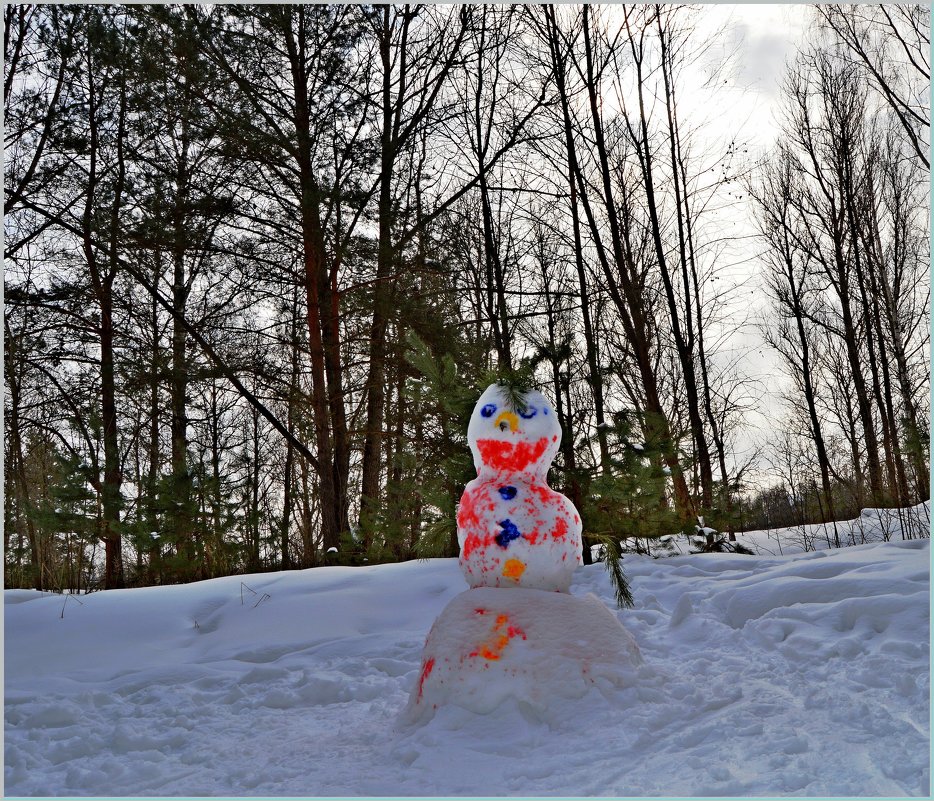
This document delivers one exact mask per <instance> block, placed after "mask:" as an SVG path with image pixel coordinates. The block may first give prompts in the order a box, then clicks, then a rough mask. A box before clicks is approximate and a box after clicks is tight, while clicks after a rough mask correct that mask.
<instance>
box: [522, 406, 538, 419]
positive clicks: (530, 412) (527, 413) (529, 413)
mask: <svg viewBox="0 0 934 801" xmlns="http://www.w3.org/2000/svg"><path fill="white" fill-rule="evenodd" d="M537 414H538V409H536V408H535V407H534V406H527V407H526V408H525V409H523V410H522V411H520V412H519V416H520V417H523V418H525V419H526V420H531V419H532V418H533V417H535V415H537Z"/></svg>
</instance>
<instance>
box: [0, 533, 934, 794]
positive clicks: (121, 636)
mask: <svg viewBox="0 0 934 801" xmlns="http://www.w3.org/2000/svg"><path fill="white" fill-rule="evenodd" d="M746 539H747V541H748V542H754V543H761V544H763V545H764V546H768V543H769V542H773V540H772V538H771V537H770V536H768V535H765V534H763V535H760V536H758V537H748V538H746ZM773 544H774V542H773ZM774 550H775V551H776V552H775V553H774V554H770V553H765V552H760V553H759V554H757V555H754V556H748V555H742V554H729V553H720V554H683V555H678V556H673V557H669V558H662V559H652V558H650V557H648V556H636V555H627V556H626V559H625V568H626V571H627V574H628V575H629V577H630V579H631V582H632V589H633V595H634V597H635V602H636V605H635V608H634V609H629V610H617V609H615V607H614V605H613V589H612V586H611V583H610V580H609V577H608V575H607V573H606V572H605V571H604V569H603V568H602V566H600V565H592V566H586V567H579V568H578V569H577V570H576V571H575V573H574V581H573V583H572V585H571V588H570V589H571V594H572V595H574V596H578V597H581V598H582V599H583V598H586V596H587V595H588V593H594V594H595V595H596V596H597V597H598V598H599V599H600V600H601V601H602V603H603V604H604V605H605V606H606V607H607V609H608V610H610V611H609V614H611V615H613V616H615V617H616V618H617V619H618V620H619V621H620V622H621V623H622V624H623V625H624V626H625V629H626V630H628V631H629V632H630V633H631V634H632V636H633V638H634V640H635V643H636V646H637V648H638V653H639V654H641V663H640V662H639V661H638V660H634V662H633V664H632V665H631V666H630V674H629V683H628V684H625V685H624V686H617V685H614V684H610V683H604V684H602V685H599V686H596V685H595V686H594V687H592V688H591V689H590V690H587V691H585V692H583V694H580V697H561V696H558V695H556V696H554V697H552V698H549V699H548V702H547V703H546V704H540V705H538V706H535V705H532V704H528V703H525V702H524V701H523V693H526V692H529V691H530V690H531V688H530V687H529V686H528V683H527V682H525V681H524V680H523V679H522V678H521V677H520V678H516V677H513V680H514V682H515V683H514V684H513V685H512V686H513V690H514V691H510V689H509V684H508V681H509V680H508V679H507V678H505V677H503V678H501V679H500V680H498V681H501V682H502V683H501V684H500V685H499V687H498V689H499V691H500V697H499V698H498V701H497V704H496V705H495V706H494V707H493V708H490V709H483V710H481V709H477V708H471V704H470V703H469V702H468V703H466V704H464V703H450V704H443V705H441V706H440V707H439V708H438V709H437V710H436V712H435V714H434V715H433V716H432V717H430V719H424V720H422V719H419V720H411V719H409V718H407V717H406V716H405V714H404V712H405V707H406V704H407V703H408V702H409V699H410V696H411V693H412V691H413V690H414V689H415V688H416V687H417V683H418V680H419V677H420V670H421V654H422V648H423V645H424V642H425V637H426V635H427V633H428V631H429V629H430V627H431V625H432V622H433V621H434V620H435V618H436V617H437V616H438V615H439V613H440V612H441V611H442V610H443V609H444V607H445V606H446V605H447V604H448V603H449V602H450V601H451V600H452V599H453V598H454V597H455V596H457V595H458V594H460V593H462V592H464V591H465V590H466V589H467V587H466V583H465V581H464V578H463V576H462V575H461V571H460V570H459V568H458V564H457V560H456V559H439V560H429V561H422V562H408V563H404V564H391V565H380V566H372V567H361V568H345V567H327V568H318V569H314V570H306V571H295V572H287V573H267V574H258V575H250V576H244V577H240V576H235V577H229V578H223V579H216V580H213V581H205V582H200V583H197V584H190V585H185V586H173V587H153V588H145V589H134V590H121V591H110V592H101V593H94V594H92V595H88V596H82V597H81V598H80V600H79V599H77V598H75V599H71V598H69V597H65V596H61V595H52V594H47V593H39V592H35V591H25V590H8V591H6V592H5V608H4V614H5V624H6V630H5V636H6V653H5V660H6V662H5V666H6V671H5V696H6V705H5V714H6V723H5V788H4V789H5V792H6V793H7V794H10V795H41V796H63V795H65V796H77V795H107V796H123V795H156V796H171V795H186V796H198V795H233V796H252V795H256V796H286V795H306V796H308V795H326V796H334V795H337V796H344V795H367V796H381V795H396V796H412V795H435V796H447V795H479V796H488V795H520V796H545V795H558V796H566V795H574V796H581V795H583V796H589V795H610V796H652V795H666V796H703V795H714V796H721V795H744V796H746V795H797V796H833V795H842V796H880V795H881V796H926V795H928V794H929V737H930V731H929V651H930V649H929V616H928V610H929V573H930V571H929V566H930V550H929V540H927V539H910V540H902V539H901V538H900V536H898V535H895V536H893V537H892V538H891V540H890V541H888V542H876V543H871V544H866V545H856V546H853V547H847V548H841V549H833V550H827V549H824V550H819V551H807V552H803V551H801V550H800V549H799V551H798V552H794V553H789V552H788V549H787V548H786V549H783V550H784V555H779V554H778V553H777V549H774ZM484 591H485V590H482V589H478V590H471V591H470V592H478V593H482V592H484ZM516 592H520V591H518V590H517V591H516ZM568 634H569V636H573V632H569V633H568ZM575 695H578V693H575Z"/></svg>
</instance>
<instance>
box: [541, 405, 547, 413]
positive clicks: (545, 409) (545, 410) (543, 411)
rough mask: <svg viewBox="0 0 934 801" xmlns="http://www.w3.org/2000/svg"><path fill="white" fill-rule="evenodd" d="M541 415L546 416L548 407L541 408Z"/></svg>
mask: <svg viewBox="0 0 934 801" xmlns="http://www.w3.org/2000/svg"><path fill="white" fill-rule="evenodd" d="M542 414H548V407H547V406H542Z"/></svg>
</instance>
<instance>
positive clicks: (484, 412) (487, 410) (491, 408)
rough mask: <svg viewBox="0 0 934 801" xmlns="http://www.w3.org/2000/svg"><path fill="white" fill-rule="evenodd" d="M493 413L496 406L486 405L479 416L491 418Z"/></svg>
mask: <svg viewBox="0 0 934 801" xmlns="http://www.w3.org/2000/svg"><path fill="white" fill-rule="evenodd" d="M495 411H496V404H495V403H488V404H487V405H486V406H484V407H483V408H482V409H481V410H480V414H482V415H483V416H484V417H492V416H493V412H495Z"/></svg>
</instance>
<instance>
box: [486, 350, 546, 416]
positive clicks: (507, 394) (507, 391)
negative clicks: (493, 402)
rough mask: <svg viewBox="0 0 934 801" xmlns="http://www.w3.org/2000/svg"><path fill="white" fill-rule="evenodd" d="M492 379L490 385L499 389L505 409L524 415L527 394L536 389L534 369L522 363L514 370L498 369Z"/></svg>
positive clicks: (526, 406) (526, 405)
mask: <svg viewBox="0 0 934 801" xmlns="http://www.w3.org/2000/svg"><path fill="white" fill-rule="evenodd" d="M492 378H493V381H492V383H495V384H496V386H497V387H499V391H500V395H501V396H502V399H503V404H504V405H505V407H506V408H507V409H509V411H512V412H515V413H516V414H522V413H524V412H525V411H526V410H527V408H528V400H527V398H528V394H529V392H531V391H532V390H533V389H535V388H536V387H535V378H534V367H532V365H530V364H528V363H526V362H523V363H522V365H521V366H520V367H518V368H516V369H513V368H500V370H499V371H498V372H497V373H495V374H494V375H493V376H492Z"/></svg>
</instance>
